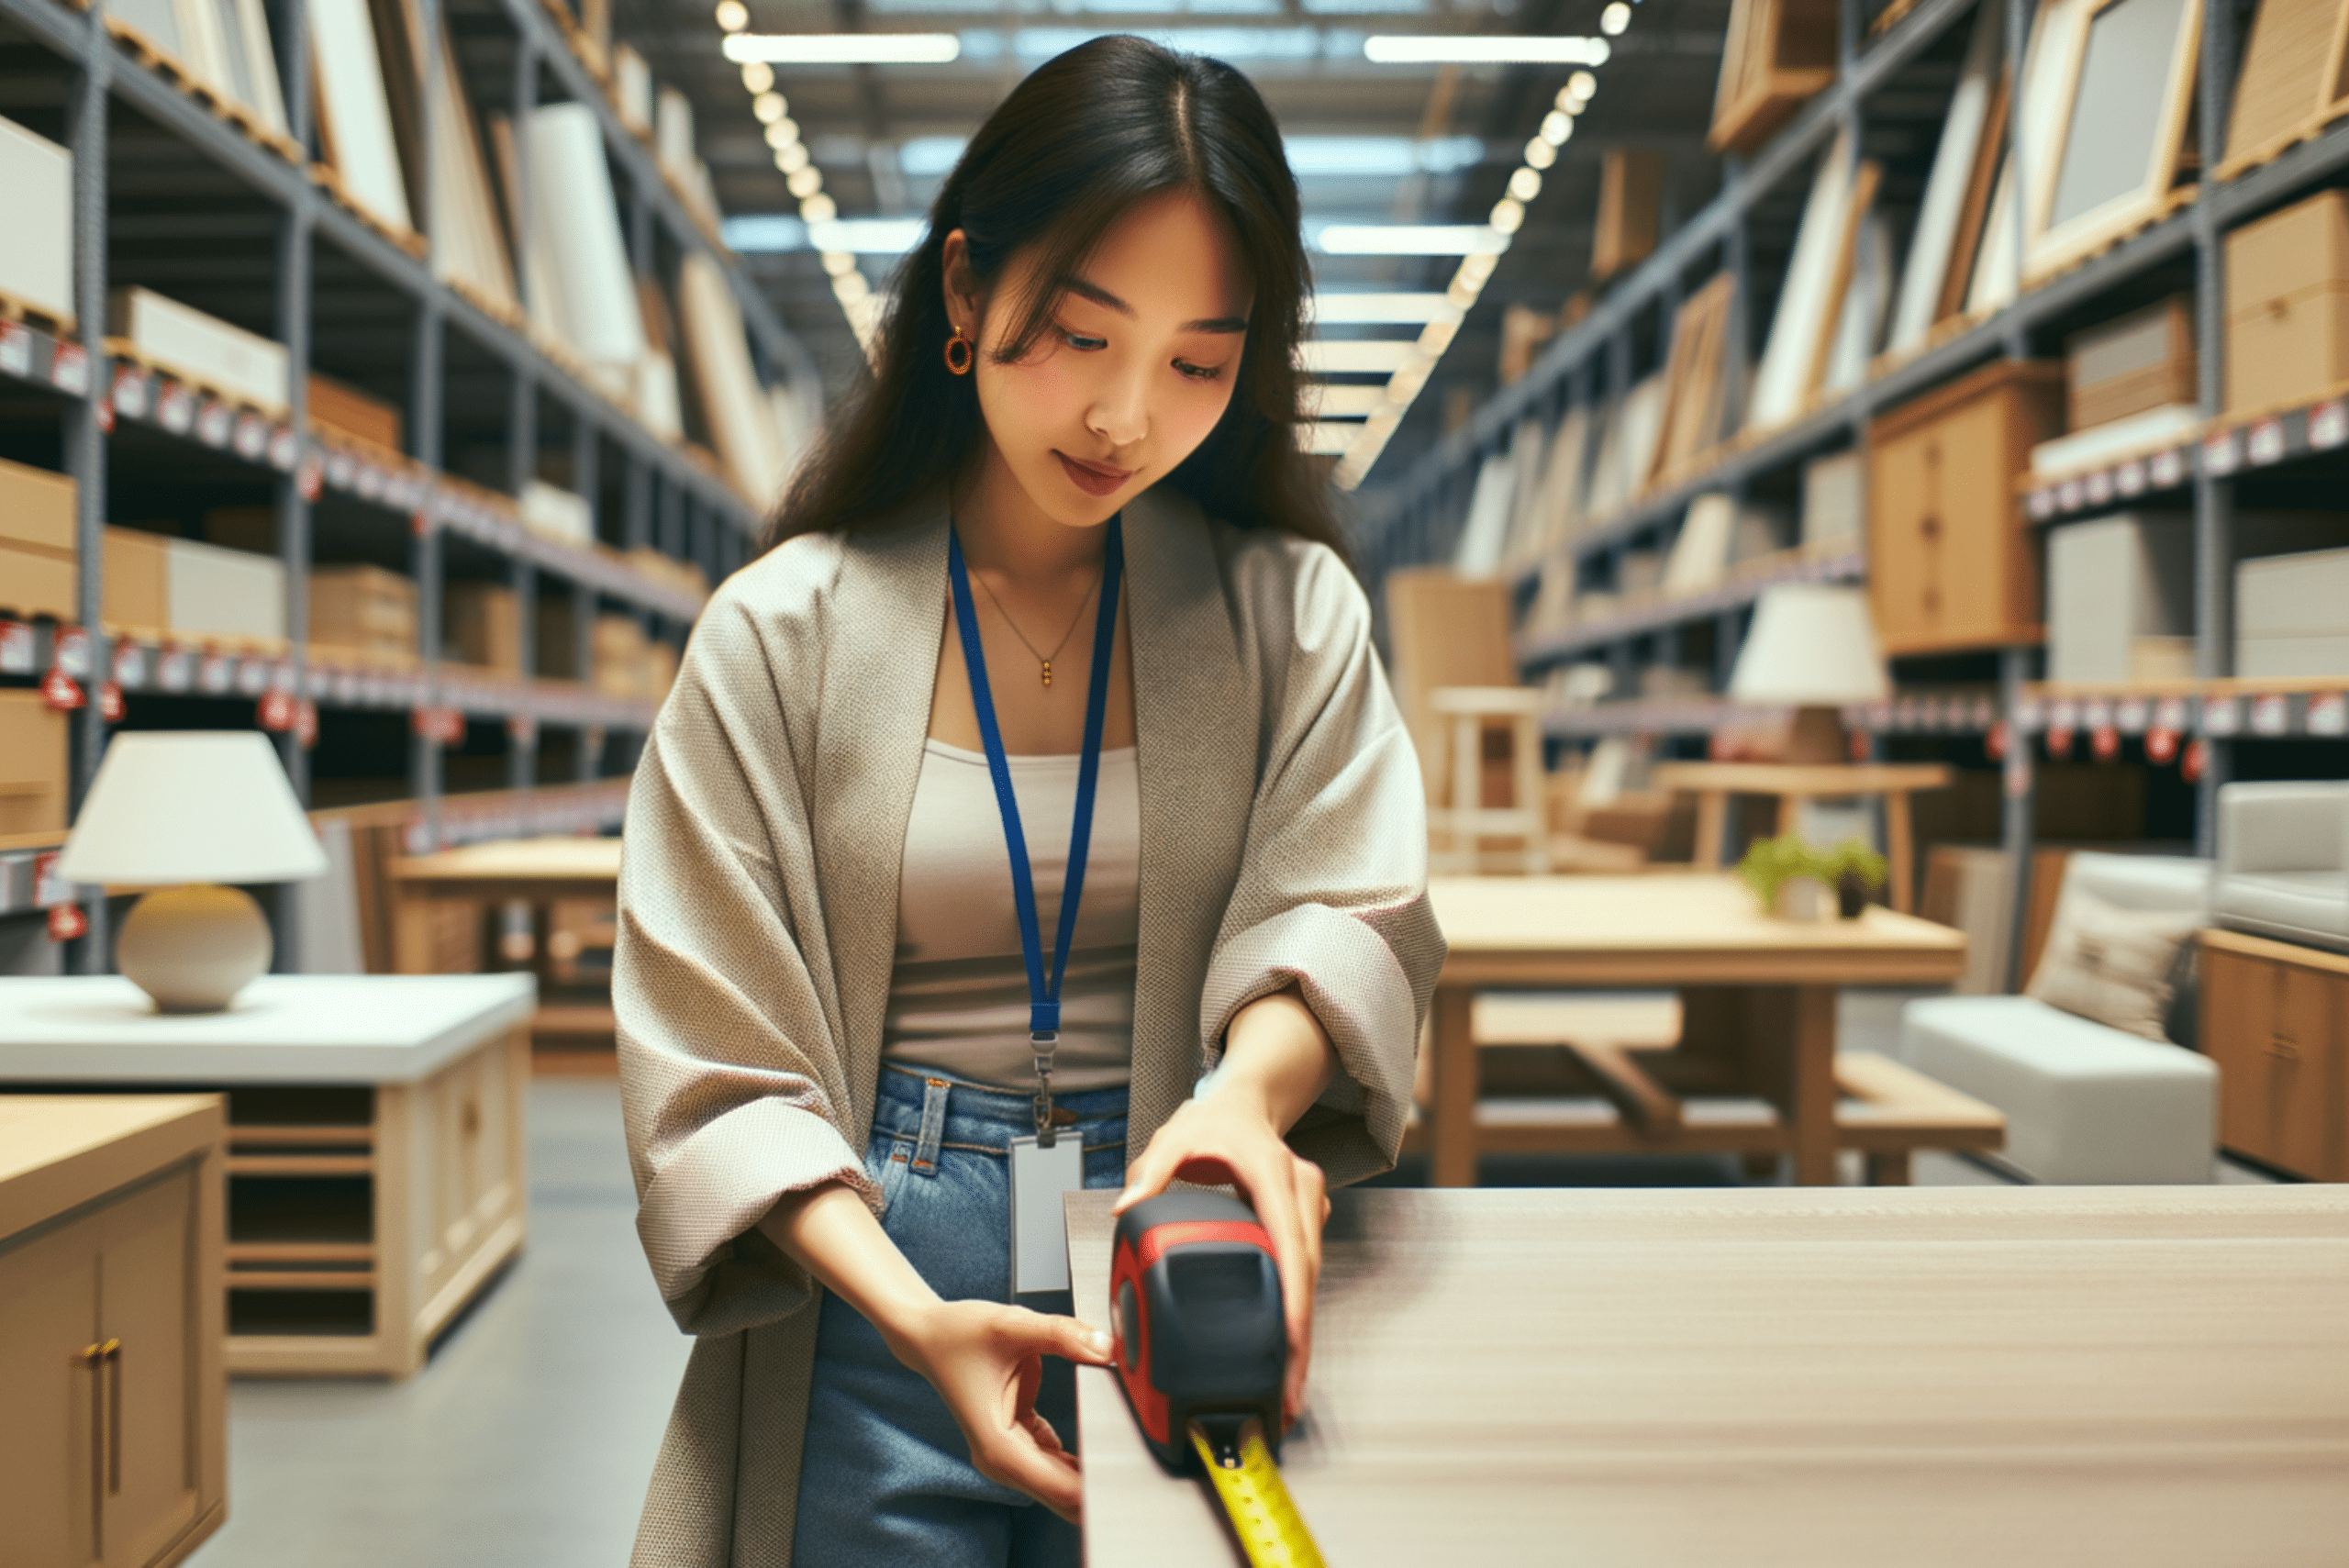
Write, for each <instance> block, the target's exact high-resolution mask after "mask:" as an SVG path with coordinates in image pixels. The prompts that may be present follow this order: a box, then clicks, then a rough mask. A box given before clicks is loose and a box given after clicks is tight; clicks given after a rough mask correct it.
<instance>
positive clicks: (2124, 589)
mask: <svg viewBox="0 0 2349 1568" xmlns="http://www.w3.org/2000/svg"><path fill="white" fill-rule="evenodd" d="M2193 632H2194V518H2193V517H2192V515H2191V514H2190V513H2186V512H2122V513H2120V514H2118V515H2117V516H2113V517H2094V518H2091V519H2089V520H2088V521H2087V522H2080V523H2065V524H2064V525H2062V526H2061V527H2059V528H2051V529H2050V530H2048V534H2047V678H2048V679H2049V680H2051V681H2055V682H2059V683H2062V684H2082V685H2097V684H2119V683H2121V682H2125V681H2129V680H2132V679H2134V678H2135V674H2134V671H2133V668H2132V665H2133V662H2134V649H2135V644H2136V643H2137V642H2138V641H2139V640H2140V639H2147V638H2179V637H2183V638H2188V639H2191V637H2192V635H2193Z"/></svg>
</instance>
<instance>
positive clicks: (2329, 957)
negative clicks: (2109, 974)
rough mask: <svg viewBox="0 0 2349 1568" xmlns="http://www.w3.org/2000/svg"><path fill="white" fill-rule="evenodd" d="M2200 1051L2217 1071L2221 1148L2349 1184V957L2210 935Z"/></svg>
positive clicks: (2205, 939)
mask: <svg viewBox="0 0 2349 1568" xmlns="http://www.w3.org/2000/svg"><path fill="white" fill-rule="evenodd" d="M2201 1043H2202V1051H2203V1054H2205V1055H2207V1056H2208V1057H2210V1060H2211V1061H2213V1062H2217V1063H2218V1064H2219V1141H2220V1143H2221V1144H2222V1145H2224V1146H2225V1147H2226V1148H2228V1149H2231V1150H2233V1151H2236V1152H2238V1153H2242V1154H2248V1155H2250V1156H2251V1157H2252V1158H2253V1159H2254V1160H2257V1161H2260V1162H2263V1163H2265V1164H2269V1165H2273V1166H2275V1167H2276V1168H2277V1169H2278V1170H2280V1171H2288V1172H2290V1173H2292V1174H2294V1175H2296V1176H2306V1177H2308V1178H2310V1180H2311V1181H2319V1182H2349V956H2344V955H2343V954H2341V953H2337V952H2327V951H2324V950H2323V949H2321V948H2311V947H2302V946H2301V945H2299V943H2297V942H2279V941H2274V940H2269V939H2268V938H2266V937H2253V936H2245V935H2244V934H2243V932H2241V931H2217V930H2208V931H2204V932H2203V933H2202V1039H2201Z"/></svg>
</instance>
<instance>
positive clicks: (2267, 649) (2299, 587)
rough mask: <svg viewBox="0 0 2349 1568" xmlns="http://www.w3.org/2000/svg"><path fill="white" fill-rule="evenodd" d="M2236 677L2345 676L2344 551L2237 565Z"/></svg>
mask: <svg viewBox="0 0 2349 1568" xmlns="http://www.w3.org/2000/svg"><path fill="white" fill-rule="evenodd" d="M2235 673H2236V674H2238V675H2243V676H2251V677H2255V678H2277V677H2296V676H2326V675H2349V549H2343V550H2307V551H2303V552H2301V553H2299V554H2297V555H2274V556H2266V557H2261V558H2257V559H2254V560H2250V561H2245V562H2241V563H2240V564H2239V565H2237V566H2236V568H2235Z"/></svg>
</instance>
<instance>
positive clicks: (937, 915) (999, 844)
mask: <svg viewBox="0 0 2349 1568" xmlns="http://www.w3.org/2000/svg"><path fill="white" fill-rule="evenodd" d="M1010 762H1011V784H1012V793H1013V794H1014V795H1017V796H1018V797H1019V822H1020V828H1021V829H1022V831H1023V832H1024V833H1025V834H1026V836H1027V840H1028V862H1029V865H1030V870H1031V872H1032V873H1033V875H1034V877H1035V882H1036V917H1037V923H1038V924H1039V926H1040V927H1041V932H1042V937H1043V942H1044V965H1045V973H1046V976H1047V978H1048V979H1049V977H1050V975H1051V971H1052V938H1053V935H1054V932H1055V930H1056V929H1057V927H1058V923H1059V920H1060V913H1061V890H1062V887H1063V885H1064V884H1065V882H1066V880H1067V875H1068V835H1069V825H1070V821H1071V819H1072V818H1073V817H1074V813H1075V810H1076V774H1077V764H1078V759H1077V758H1075V757H1074V756H1056V757H1013V758H1012V759H1010ZM1140 872H1141V784H1140V779H1139V775H1138V774H1137V773H1136V772H1135V767H1134V751H1133V748H1132V747H1130V746H1128V747H1123V748H1120V749H1119V750H1118V751H1104V752H1102V753H1101V775H1100V780H1099V783H1098V784H1097V785H1096V794H1095V799H1094V806H1093V841H1092V847H1091V848H1090V850H1089V851H1087V853H1086V856H1085V891H1084V895H1083V900H1082V902H1081V903H1080V904H1079V906H1078V907H1077V912H1076V937H1075V940H1074V942H1072V943H1071V944H1070V951H1069V961H1068V974H1067V977H1066V978H1065V979H1064V980H1063V983H1062V988H1061V1040H1060V1047H1059V1050H1058V1051H1055V1052H1054V1054H1053V1058H1052V1086H1053V1088H1055V1089H1060V1090H1067V1091H1071V1092H1074V1091H1075V1090H1079V1089H1102V1088H1111V1087H1115V1086H1117V1085H1119V1084H1124V1083H1126V1082H1127V1081H1128V1080H1129V1078H1130V1077H1131V1075H1132V1064H1133V1028H1134V940H1135V929H1136V924H1137V920H1136V889H1137V886H1138V882H1139V875H1140ZM1028 1000H1029V998H1028V970H1027V963H1026V961H1025V960H1024V959H1023V958H1022V957H1021V955H1020V951H1019V913H1018V910H1017V907H1016V906H1014V904H1013V903H1012V894H1011V862H1010V858H1009V854H1008V851H1007V850H1006V849H1005V847H1004V838H1003V818H1002V816H1001V814H1000V812H999V811H998V809H997V807H996V797H995V784H994V781H993V780H992V779H991V778H990V777H989V776H988V773H987V760H986V757H985V754H984V753H982V752H978V751H964V750H963V748H961V747H959V746H950V745H948V744H947V743H946V742H945V741H943V740H930V742H928V744H927V746H926V747H925V749H924V751H923V753H922V760H921V778H920V782H919V783H918V784H917V785H916V786H915V789H914V809H913V817H912V819H911V820H910V821H908V822H907V826H906V857H905V867H904V870H903V871H902V873H900V879H899V884H898V891H897V962H896V970H895V972H894V973H892V975H891V976H890V980H889V1009H888V1013H887V1016H886V1017H885V1019H884V1020H883V1023H882V1029H881V1055H882V1059H883V1060H884V1061H886V1062H895V1063H896V1064H898V1065H900V1066H905V1067H930V1068H936V1069H939V1070H941V1071H942V1072H945V1073H951V1074H952V1075H953V1076H955V1077H957V1078H964V1079H968V1080H970V1081H972V1082H974V1083H979V1084H997V1085H1000V1086H1002V1087H1004V1088H1008V1089H1015V1090H1022V1091H1024V1090H1030V1089H1032V1088H1034V1087H1035V1083H1036V1073H1035V1061H1034V1054H1033V1052H1031V1051H1030V1049H1029V1045H1028Z"/></svg>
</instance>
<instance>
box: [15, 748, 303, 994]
mask: <svg viewBox="0 0 2349 1568" xmlns="http://www.w3.org/2000/svg"><path fill="white" fill-rule="evenodd" d="M57 869H58V873H59V874H60V875H61V876H63V877H65V878H67V879H68V880H69V881H72V882H83V883H99V884H106V885H108V886H114V887H126V886H127V887H149V888H152V889H154V890H155V891H153V892H150V893H149V894H148V895H146V896H145V897H143V898H141V899H139V902H138V903H137V904H136V905H134V906H132V907H131V911H130V914H129V915H128V917H126V918H125V919H124V920H123V922H122V931H121V934H120V935H119V936H118V937H117V939H116V941H115V963H116V965H117V967H118V968H119V969H121V971H122V973H123V974H124V975H125V976H126V977H127V978H128V979H129V980H130V981H131V982H132V983H133V984H136V985H138V987H139V989H140V990H142V991H144V992H146V993H147V995H150V996H151V997H153V998H154V999H155V1006H156V1008H157V1010H158V1011H161V1012H165V1013H204V1012H217V1011H219V1010H221V1009H222V1008H225V1007H227V1006H228V1004H229V1003H230V1002H231V1001H232V1000H234V999H235V997H236V995H237V993H238V992H239V991H241V990H243V989H244V986H245V983H246V982H247V981H249V980H250V979H252V977H253V976H254V975H256V974H259V973H262V971H263V970H265V969H267V968H268V967H269V960H270V949H271V943H270V935H269V922H268V921H267V920H266V919H264V918H263V917H262V912H261V906H260V905H259V904H257V903H255V902H254V901H253V897H252V895H250V894H249V893H246V892H244V891H243V890H241V889H239V888H236V887H229V886H224V885H221V884H227V883H239V882H296V881H300V880H302V879H304V878H307V877H313V876H318V875H321V874H323V873H325V871H326V869H327V858H326V854H325V851H322V850H320V849H319V848H318V840H317V834H315V833H314V832H312V830H311V828H310V822H309V818H308V817H305V816H304V815H303V814H302V804H301V802H299V801H298V800H296V799H295V798H294V789H293V786H292V785H291V784H287V783H286V780H285V770H284V768H283V767H282V766H280V765H279V763H278V761H277V753H276V752H275V751H273V750H272V749H271V746H270V743H269V740H268V739H267V738H266V737H264V736H262V735H261V734H259V733H258V732H256V731H252V730H231V729H177V730H148V731H134V732H132V733H129V734H124V735H117V736H116V737H115V738H114V740H113V742H112V743H111V744H110V745H108V746H107V748H106V760H105V761H104V762H101V763H99V764H98V776H97V777H96V778H95V779H94V780H92V781H91V784H90V793H89V795H88V797H87V798H86V799H84V800H83V802H82V810H81V814H80V816H78V817H75V819H74V822H73V831H72V836H71V837H69V838H68V839H67V840H65V853H64V855H63V857H62V858H61V860H60V861H59V862H58V867H57Z"/></svg>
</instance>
